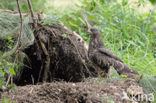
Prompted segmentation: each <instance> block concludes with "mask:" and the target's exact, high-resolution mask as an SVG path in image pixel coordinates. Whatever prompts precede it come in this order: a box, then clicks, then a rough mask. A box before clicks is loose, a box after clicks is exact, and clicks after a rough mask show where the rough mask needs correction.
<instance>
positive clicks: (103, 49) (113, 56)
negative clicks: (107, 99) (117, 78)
mask: <svg viewBox="0 0 156 103" xmlns="http://www.w3.org/2000/svg"><path fill="white" fill-rule="evenodd" d="M98 51H99V52H101V53H103V54H105V55H107V56H109V57H111V58H113V59H115V60H118V61H120V62H123V61H122V60H121V59H120V58H119V57H118V56H116V55H115V54H113V52H112V51H110V50H109V49H107V48H99V49H98Z"/></svg>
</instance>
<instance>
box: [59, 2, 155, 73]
mask: <svg viewBox="0 0 156 103" xmlns="http://www.w3.org/2000/svg"><path fill="white" fill-rule="evenodd" d="M79 8H80V7H79ZM81 8H82V9H78V10H77V11H75V10H74V11H73V12H69V13H68V12H67V13H62V18H61V20H62V21H63V22H64V23H65V25H67V26H68V27H70V28H71V29H73V30H75V31H77V32H78V33H79V34H80V35H81V36H82V37H83V38H84V39H85V40H86V41H87V42H88V41H89V37H88V36H87V34H86V30H87V29H86V25H85V22H84V20H83V18H82V15H83V14H85V15H86V16H87V18H88V20H90V21H92V22H93V23H94V25H93V26H96V27H97V28H99V30H100V31H101V32H102V37H103V41H104V43H105V45H106V46H107V47H108V48H109V49H111V50H112V51H113V52H114V53H115V54H117V55H118V56H119V57H120V58H122V59H123V60H124V62H126V63H127V64H128V65H129V66H130V67H131V68H133V69H135V70H137V71H138V72H140V73H146V74H149V75H156V59H155V58H154V56H153V55H154V53H153V50H154V47H155V45H156V43H155V42H154V40H153V39H152V38H154V37H156V33H155V32H154V29H153V24H154V22H155V20H156V18H155V16H156V13H154V12H152V11H151V12H149V13H144V14H141V13H139V12H137V10H136V9H137V8H130V7H129V5H128V4H127V5H125V6H124V5H122V3H114V2H104V3H101V2H100V1H96V2H94V1H92V2H86V1H85V2H83V7H81Z"/></svg>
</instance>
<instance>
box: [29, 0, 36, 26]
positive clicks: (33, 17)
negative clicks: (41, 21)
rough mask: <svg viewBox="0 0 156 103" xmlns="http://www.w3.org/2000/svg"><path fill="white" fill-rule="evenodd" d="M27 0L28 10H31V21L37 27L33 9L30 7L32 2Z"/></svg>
mask: <svg viewBox="0 0 156 103" xmlns="http://www.w3.org/2000/svg"><path fill="white" fill-rule="evenodd" d="M27 2H28V6H29V9H30V12H31V17H32V20H33V23H34V27H35V28H36V27H37V22H36V19H35V16H34V11H33V8H32V4H31V2H30V0H27Z"/></svg>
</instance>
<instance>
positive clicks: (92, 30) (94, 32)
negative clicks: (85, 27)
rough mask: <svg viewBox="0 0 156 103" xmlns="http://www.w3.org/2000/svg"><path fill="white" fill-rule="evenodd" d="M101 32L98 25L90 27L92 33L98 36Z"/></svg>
mask: <svg viewBox="0 0 156 103" xmlns="http://www.w3.org/2000/svg"><path fill="white" fill-rule="evenodd" d="M99 34H100V32H99V30H98V29H97V28H96V27H92V28H90V35H92V36H97V35H99Z"/></svg>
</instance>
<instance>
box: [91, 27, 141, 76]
mask: <svg viewBox="0 0 156 103" xmlns="http://www.w3.org/2000/svg"><path fill="white" fill-rule="evenodd" d="M90 31H91V33H90V35H91V38H90V42H89V50H88V56H89V58H90V60H91V61H92V62H93V64H94V65H95V66H96V67H97V68H98V71H99V70H100V71H99V72H100V73H99V74H100V75H101V70H102V71H103V72H102V76H104V77H105V76H107V74H108V72H109V69H110V67H114V69H115V70H116V71H117V72H118V74H119V75H120V74H124V75H128V74H129V73H130V74H138V72H136V71H134V70H132V69H131V68H129V67H128V66H127V64H125V63H124V62H123V61H122V60H121V59H120V58H119V57H118V56H116V55H115V54H113V52H112V51H110V50H109V49H107V48H106V47H105V46H104V43H103V41H102V37H101V34H100V32H99V30H98V29H97V28H96V27H92V28H91V29H90Z"/></svg>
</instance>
